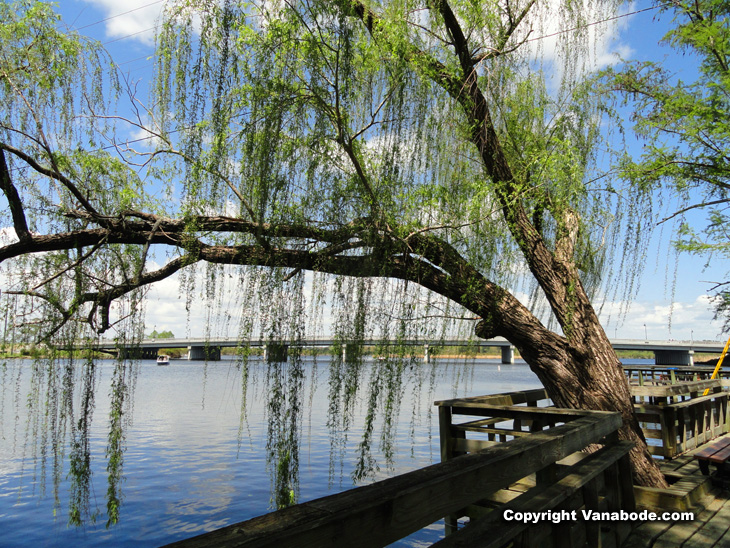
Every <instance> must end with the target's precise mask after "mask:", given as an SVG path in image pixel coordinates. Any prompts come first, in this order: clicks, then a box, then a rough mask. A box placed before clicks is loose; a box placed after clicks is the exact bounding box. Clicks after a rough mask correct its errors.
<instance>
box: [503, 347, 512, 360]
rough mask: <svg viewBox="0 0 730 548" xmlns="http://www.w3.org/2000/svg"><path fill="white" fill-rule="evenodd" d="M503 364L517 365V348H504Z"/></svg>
mask: <svg viewBox="0 0 730 548" xmlns="http://www.w3.org/2000/svg"><path fill="white" fill-rule="evenodd" d="M502 363H515V347H514V346H512V345H510V346H503V347H502Z"/></svg>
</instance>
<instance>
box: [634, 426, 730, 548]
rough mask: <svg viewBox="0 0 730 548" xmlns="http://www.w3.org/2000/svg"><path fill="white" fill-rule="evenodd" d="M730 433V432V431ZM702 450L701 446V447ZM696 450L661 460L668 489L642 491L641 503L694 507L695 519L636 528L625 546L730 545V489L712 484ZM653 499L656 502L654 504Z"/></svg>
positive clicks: (694, 547)
mask: <svg viewBox="0 0 730 548" xmlns="http://www.w3.org/2000/svg"><path fill="white" fill-rule="evenodd" d="M728 435H730V434H728ZM698 450H699V449H698ZM694 452H695V451H692V452H691V453H689V454H687V455H682V456H680V457H678V458H676V459H674V460H671V461H663V462H662V463H661V467H662V470H663V471H664V473H665V475H667V477H668V478H669V479H670V480H673V483H672V487H671V488H670V489H668V490H653V491H649V494H648V495H647V493H646V492H645V493H640V492H639V491H638V490H637V501H636V503H637V506H638V507H641V506H642V501H643V502H644V503H646V505H648V506H650V507H652V508H656V509H662V510H672V511H677V510H685V509H687V510H690V511H692V512H695V519H694V520H693V521H654V522H645V523H643V524H641V525H639V526H638V527H636V528H635V529H634V530H633V531H632V532H631V534H630V535H629V537H628V538H627V539H626V541H625V542H624V544H623V548H679V547H682V548H710V547H713V546H716V547H718V548H720V547H726V546H730V490H728V489H722V488H719V487H712V484H711V481H710V477H709V476H703V475H702V473H701V472H700V469H699V466H698V464H697V461H696V460H695V459H694V458H693V457H692V454H693V453H694ZM652 498H653V502H654V504H651V502H650V501H651V499H652Z"/></svg>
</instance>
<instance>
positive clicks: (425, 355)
mask: <svg viewBox="0 0 730 548" xmlns="http://www.w3.org/2000/svg"><path fill="white" fill-rule="evenodd" d="M423 363H431V354H429V352H428V345H427V344H424V345H423Z"/></svg>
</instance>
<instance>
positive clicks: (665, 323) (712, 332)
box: [601, 294, 723, 341]
mask: <svg viewBox="0 0 730 548" xmlns="http://www.w3.org/2000/svg"><path fill="white" fill-rule="evenodd" d="M624 305H625V303H619V302H614V303H607V304H606V305H605V306H604V308H603V313H602V314H601V320H602V321H603V323H604V327H605V328H606V331H607V333H608V336H609V337H611V338H614V337H618V338H625V339H647V338H648V339H649V340H668V339H677V340H696V341H697V340H713V341H714V340H720V339H722V338H723V337H722V335H721V334H720V332H721V327H722V322H720V321H718V320H714V319H713V316H714V311H713V308H712V304H711V302H710V298H709V297H708V296H707V295H704V294H702V295H699V296H697V297H696V298H695V299H694V300H693V301H689V302H674V303H672V302H668V301H641V300H637V301H635V302H633V303H631V304H630V305H629V307H628V312H627V313H626V316H625V318H624V319H623V321H617V320H616V318H618V317H619V316H620V310H621V308H622V307H623V306H624ZM609 317H610V318H611V319H610V320H609Z"/></svg>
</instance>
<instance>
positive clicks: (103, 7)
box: [84, 0, 166, 45]
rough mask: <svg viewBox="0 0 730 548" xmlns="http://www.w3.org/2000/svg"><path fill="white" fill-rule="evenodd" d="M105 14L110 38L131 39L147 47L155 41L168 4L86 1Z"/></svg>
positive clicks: (143, 0)
mask: <svg viewBox="0 0 730 548" xmlns="http://www.w3.org/2000/svg"><path fill="white" fill-rule="evenodd" d="M84 1H85V2H86V3H87V4H91V5H93V6H95V7H96V8H98V9H99V10H100V11H102V12H103V14H104V16H105V17H106V18H108V19H107V20H106V21H105V22H104V25H105V28H106V34H107V36H109V37H110V38H125V37H129V38H130V39H133V40H138V41H140V42H142V43H143V44H145V45H152V44H153V43H154V40H155V31H154V27H155V26H156V24H157V22H158V20H159V18H160V15H161V13H162V10H163V9H164V7H165V4H166V2H165V1H164V0H163V1H160V2H150V0H127V1H126V2H119V1H118V0H84Z"/></svg>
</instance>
